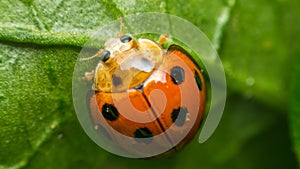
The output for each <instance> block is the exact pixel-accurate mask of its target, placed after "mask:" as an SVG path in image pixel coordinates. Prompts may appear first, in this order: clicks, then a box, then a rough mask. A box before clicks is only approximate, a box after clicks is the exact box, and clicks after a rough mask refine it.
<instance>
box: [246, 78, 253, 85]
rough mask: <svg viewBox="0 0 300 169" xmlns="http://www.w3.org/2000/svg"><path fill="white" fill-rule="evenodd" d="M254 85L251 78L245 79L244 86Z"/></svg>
mask: <svg viewBox="0 0 300 169" xmlns="http://www.w3.org/2000/svg"><path fill="white" fill-rule="evenodd" d="M254 84H255V79H254V78H253V77H248V78H247V79H246V85H247V86H253V85H254Z"/></svg>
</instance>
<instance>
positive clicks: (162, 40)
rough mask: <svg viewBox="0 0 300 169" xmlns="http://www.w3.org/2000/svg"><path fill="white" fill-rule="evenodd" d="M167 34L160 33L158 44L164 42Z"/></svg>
mask: <svg viewBox="0 0 300 169" xmlns="http://www.w3.org/2000/svg"><path fill="white" fill-rule="evenodd" d="M168 36H169V34H167V33H166V34H165V35H160V37H159V40H158V44H159V45H160V46H161V45H162V44H164V43H166V42H167V38H168Z"/></svg>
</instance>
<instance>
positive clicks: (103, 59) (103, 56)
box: [100, 50, 110, 62]
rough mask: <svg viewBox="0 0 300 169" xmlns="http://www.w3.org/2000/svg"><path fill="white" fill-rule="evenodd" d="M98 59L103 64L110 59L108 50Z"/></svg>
mask: <svg viewBox="0 0 300 169" xmlns="http://www.w3.org/2000/svg"><path fill="white" fill-rule="evenodd" d="M100 58H101V60H102V61H103V62H106V61H107V60H108V59H109V58H110V52H109V51H108V50H105V51H103V52H102V55H101V57H100Z"/></svg>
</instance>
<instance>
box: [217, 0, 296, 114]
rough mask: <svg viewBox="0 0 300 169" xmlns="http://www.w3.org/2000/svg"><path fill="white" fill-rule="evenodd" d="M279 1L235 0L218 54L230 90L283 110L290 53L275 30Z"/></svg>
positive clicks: (279, 10) (287, 87) (286, 103)
mask: <svg viewBox="0 0 300 169" xmlns="http://www.w3.org/2000/svg"><path fill="white" fill-rule="evenodd" d="M286 3H287V2H286ZM282 4H283V2H282ZM279 5H281V3H280V2H277V1H274V2H273V3H269V2H268V1H261V0H255V1H251V2H247V3H246V1H244V0H240V1H238V2H237V4H236V7H235V9H236V10H235V11H234V13H233V14H232V17H231V22H230V24H229V25H228V29H227V31H226V34H225V37H226V38H225V39H224V41H223V42H222V43H223V47H222V49H221V58H222V61H223V64H224V67H225V70H226V73H227V75H228V76H227V77H228V86H230V88H231V89H232V90H234V91H236V92H240V93H244V94H245V95H247V96H248V97H253V98H257V99H259V100H261V101H263V102H265V103H267V104H269V105H271V106H274V107H277V108H278V109H280V110H282V111H286V110H287V108H288V100H289V99H288V97H289V95H288V92H283V91H282V90H283V89H284V90H286V91H289V87H290V80H291V79H290V76H289V74H290V72H291V66H289V64H290V60H291V58H292V57H293V56H292V55H288V50H289V49H288V48H287V46H286V45H285V42H284V41H283V40H284V39H283V34H280V33H279V32H280V29H281V25H282V24H283V21H281V20H279V19H278V18H279V17H280V15H281V12H282V9H280V8H277V6H279ZM233 48H234V49H233Z"/></svg>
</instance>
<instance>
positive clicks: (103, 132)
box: [95, 124, 112, 140]
mask: <svg viewBox="0 0 300 169" xmlns="http://www.w3.org/2000/svg"><path fill="white" fill-rule="evenodd" d="M95 130H96V131H97V132H98V133H100V134H101V135H102V136H104V137H106V138H108V139H109V140H112V138H111V136H110V135H109V133H108V132H107V130H106V129H105V128H103V127H102V126H101V125H99V124H97V125H96V126H95Z"/></svg>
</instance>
